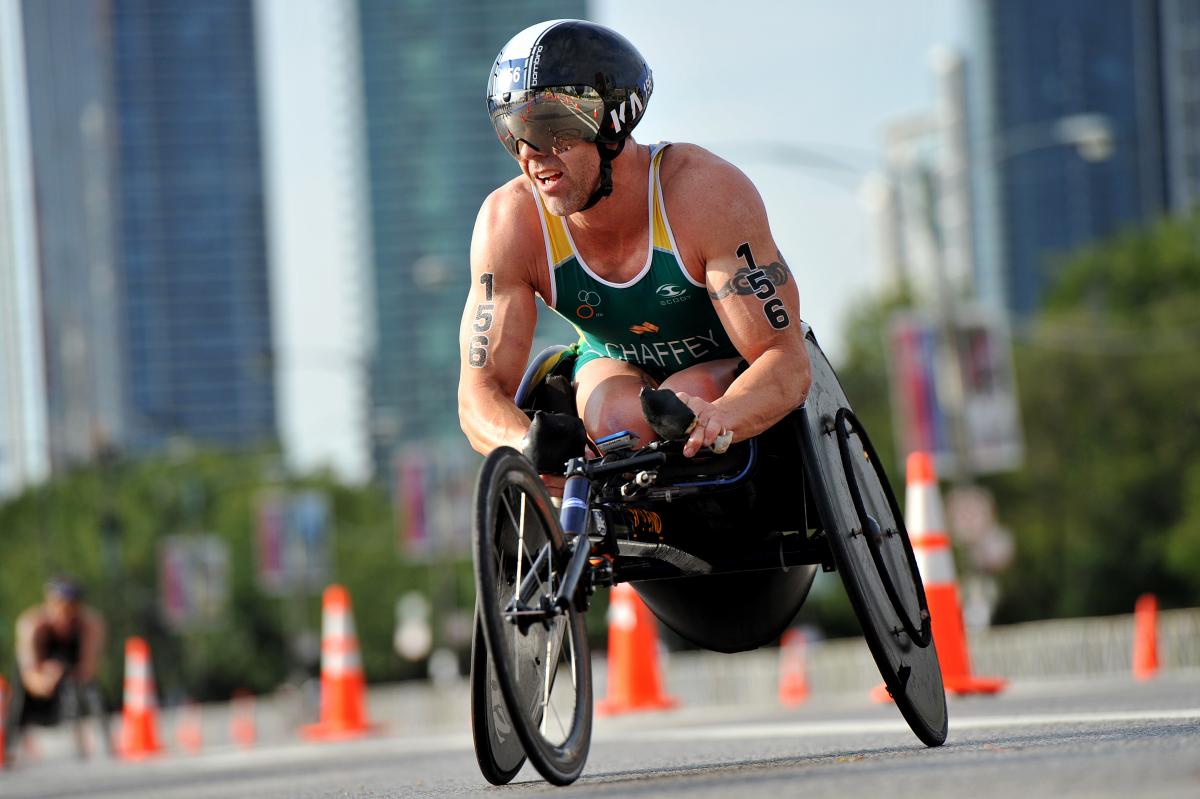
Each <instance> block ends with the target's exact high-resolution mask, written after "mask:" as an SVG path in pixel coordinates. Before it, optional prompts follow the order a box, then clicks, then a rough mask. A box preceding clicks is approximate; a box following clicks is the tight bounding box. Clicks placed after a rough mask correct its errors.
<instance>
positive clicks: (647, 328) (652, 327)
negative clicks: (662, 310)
mask: <svg viewBox="0 0 1200 799" xmlns="http://www.w3.org/2000/svg"><path fill="white" fill-rule="evenodd" d="M629 332H630V333H637V334H638V335H639V336H641V335H643V334H645V333H657V332H658V325H656V324H654V323H653V322H642V323H641V324H640V325H630V326H629Z"/></svg>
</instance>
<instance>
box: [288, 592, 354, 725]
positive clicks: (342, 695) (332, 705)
mask: <svg viewBox="0 0 1200 799" xmlns="http://www.w3.org/2000/svg"><path fill="white" fill-rule="evenodd" d="M321 610H322V613H321V617H322V618H321V720H320V721H319V722H318V723H316V724H309V725H307V726H305V727H304V728H302V729H301V731H300V732H301V734H302V735H303V736H304V737H305V738H309V739H312V740H319V741H332V740H341V739H345V738H357V737H359V736H361V735H365V734H367V733H368V732H370V731H371V729H372V725H371V724H370V723H369V722H368V721H367V709H366V692H367V689H366V680H365V679H364V678H363V670H362V659H361V658H360V656H359V653H358V636H356V635H355V633H354V617H353V616H352V615H350V594H349V593H348V592H347V591H346V589H345V588H343V587H342V586H340V585H336V584H335V585H331V586H329V587H328V588H326V589H325V595H324V598H323V600H322V603H321Z"/></svg>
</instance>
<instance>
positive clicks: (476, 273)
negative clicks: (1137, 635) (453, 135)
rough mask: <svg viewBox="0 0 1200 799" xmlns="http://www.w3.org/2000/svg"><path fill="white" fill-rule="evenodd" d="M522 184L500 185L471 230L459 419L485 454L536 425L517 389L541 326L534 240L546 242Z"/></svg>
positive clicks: (516, 443)
mask: <svg viewBox="0 0 1200 799" xmlns="http://www.w3.org/2000/svg"><path fill="white" fill-rule="evenodd" d="M522 180H523V179H522ZM522 191H524V192H526V193H527V192H528V191H529V189H528V187H527V186H524V185H521V184H519V183H517V182H514V183H509V184H508V185H506V186H504V187H501V188H500V189H497V190H496V191H494V192H493V193H492V194H491V195H490V196H489V197H488V198H487V200H485V201H484V203H483V207H482V208H480V210H479V216H478V217H477V218H476V220H475V232H474V234H473V235H472V237H471V289H470V292H469V293H468V295H467V305H466V308H465V309H464V311H463V318H462V325H461V327H460V332H459V347H460V354H461V366H460V369H459V378H458V419H459V424H460V425H461V426H462V429H463V432H464V433H466V435H467V438H468V439H469V440H470V442H471V446H472V447H474V448H475V449H476V450H477V451H478V452H480V453H482V454H485V455H486V454H487V453H489V452H491V451H492V450H493V449H495V448H496V447H500V446H505V445H507V446H511V447H517V448H518V449H519V448H520V440H521V437H522V436H523V435H525V432H526V431H527V430H528V429H529V419H528V418H527V417H526V416H525V414H524V413H523V412H522V411H521V410H520V409H519V408H517V406H516V403H515V402H513V396H514V395H515V394H516V392H517V387H518V386H519V385H520V382H521V375H522V373H523V372H524V369H525V362H526V360H527V359H528V358H529V348H530V346H531V345H532V343H533V332H534V328H535V327H536V325H537V303H536V300H535V297H534V293H535V286H534V284H533V281H532V275H533V273H534V269H535V268H536V264H537V249H536V247H535V246H533V245H535V244H536V245H537V246H541V243H540V237H539V238H537V239H534V238H532V237H531V236H529V228H528V224H529V223H530V222H532V225H533V227H534V229H535V230H540V228H539V227H538V222H537V220H536V218H533V219H532V220H530V219H528V218H526V217H527V216H528V213H527V211H528V208H526V207H525V204H523V203H522V200H523V199H526V202H527V204H528V205H529V206H532V204H533V201H532V199H531V198H523V197H522V196H521V194H520V192H522ZM531 242H532V243H531Z"/></svg>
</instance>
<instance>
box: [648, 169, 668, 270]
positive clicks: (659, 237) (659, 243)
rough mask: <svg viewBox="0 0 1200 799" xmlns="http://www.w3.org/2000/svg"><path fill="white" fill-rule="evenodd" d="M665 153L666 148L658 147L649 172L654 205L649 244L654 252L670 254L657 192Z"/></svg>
mask: <svg viewBox="0 0 1200 799" xmlns="http://www.w3.org/2000/svg"><path fill="white" fill-rule="evenodd" d="M666 151H667V148H666V147H660V148H659V149H658V151H657V152H655V153H654V157H653V161H652V164H653V166H652V168H651V170H650V174H651V175H652V177H653V179H652V182H651V186H650V196H651V198H653V203H654V211H653V214H652V218H653V220H654V238H653V240H652V242H651V244H652V246H653V247H654V249H656V250H664V251H666V252H671V237H670V235H669V234H668V233H667V224H666V222H665V221H664V220H665V215H664V213H663V207H662V201H661V200H660V199H659V197H660V195H661V194H662V192H660V191H659V190H658V168H659V167H660V166H661V165H662V156H663V153H665V152H666Z"/></svg>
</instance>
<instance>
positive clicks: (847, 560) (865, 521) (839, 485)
mask: <svg viewBox="0 0 1200 799" xmlns="http://www.w3.org/2000/svg"><path fill="white" fill-rule="evenodd" d="M806 343H807V344H808V352H809V357H810V360H811V362H812V374H813V381H812V388H811V390H810V391H809V395H808V399H807V400H806V401H805V404H804V407H803V408H802V409H801V412H800V414H799V418H800V420H801V424H802V428H803V429H802V431H801V437H802V438H803V446H804V455H805V469H806V472H807V476H808V479H809V481H810V484H811V485H812V486H813V489H814V490H813V494H814V496H815V498H816V501H817V503H818V506H819V508H820V513H821V519H822V521H823V527H824V528H825V533H826V536H827V538H828V540H829V545H830V548H831V550H832V552H833V557H834V561H835V563H836V564H837V569H838V572H839V573H840V574H841V576H842V584H843V585H845V587H846V594H847V595H848V596H849V598H850V604H851V605H852V606H853V607H854V612H855V615H856V616H857V617H858V621H859V624H860V625H862V629H863V635H864V637H865V638H866V640H867V646H868V647H869V648H870V650H871V655H872V657H873V658H874V659H875V664H876V665H877V666H878V667H879V672H880V674H881V675H882V676H883V681H884V684H885V685H886V686H887V688H888V691H889V692H890V693H891V694H892V698H893V699H895V700H896V706H897V707H898V708H899V709H900V712H901V714H902V715H903V716H904V719H905V721H907V722H908V725H909V727H911V728H912V731H913V732H914V733H915V734H916V736H917V737H918V738H920V739H921V741H922V742H924V743H925V744H927V745H929V746H939V745H941V744H942V743H944V742H945V740H946V734H947V731H948V721H947V714H946V693H945V689H944V687H943V685H942V672H941V667H940V665H939V664H938V658H937V651H936V650H935V649H934V644H933V640H932V635H931V633H930V622H929V610H928V606H927V605H926V600H925V589H924V587H923V586H922V584H921V576H920V573H919V572H918V571H917V566H916V558H915V556H914V555H913V551H912V545H911V543H910V542H909V539H908V532H907V530H905V528H904V518H903V516H902V515H901V514H900V510H899V506H898V505H897V503H896V499H895V496H894V495H893V493H892V490H891V486H890V485H889V484H888V480H887V475H886V473H885V472H884V470H883V465H882V464H881V463H880V462H879V458H878V456H877V455H876V453H875V450H874V447H872V446H871V442H870V439H868V438H867V434H866V431H865V430H864V429H863V427H862V425H861V424H859V422H858V420H857V419H856V418H855V417H854V414H853V412H851V411H850V403H849V402H848V401H847V399H846V396H845V394H844V393H843V392H842V389H841V385H840V384H839V383H838V379H837V375H836V374H834V371H833V368H832V367H831V366H830V365H829V362H828V361H827V360H826V359H825V356H824V354H823V353H822V352H821V350H820V348H819V347H818V346H817V344H816V341H815V339H814V338H812V335H811V333H809V334H808V339H807V342H806Z"/></svg>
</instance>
